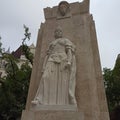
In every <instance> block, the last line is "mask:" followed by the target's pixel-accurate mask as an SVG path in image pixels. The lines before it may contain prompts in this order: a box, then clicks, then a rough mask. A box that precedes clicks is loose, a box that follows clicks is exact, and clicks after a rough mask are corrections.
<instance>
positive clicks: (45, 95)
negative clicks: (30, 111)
mask: <svg viewBox="0 0 120 120" xmlns="http://www.w3.org/2000/svg"><path fill="white" fill-rule="evenodd" d="M69 50H70V52H71V56H68V51H69ZM74 53H75V46H74V45H73V43H72V42H71V41H69V40H68V39H66V38H59V39H56V40H54V41H52V42H51V43H50V45H49V49H48V51H47V55H46V58H45V60H44V65H43V73H42V77H41V80H40V84H39V87H38V90H37V93H36V96H35V98H34V100H35V101H38V103H39V104H42V105H68V104H71V103H76V100H75V79H76V78H75V76H76V60H75V55H74ZM69 57H70V58H71V59H70V60H68V59H69ZM68 61H69V62H71V67H70V68H67V67H66V65H67V62H68Z"/></svg>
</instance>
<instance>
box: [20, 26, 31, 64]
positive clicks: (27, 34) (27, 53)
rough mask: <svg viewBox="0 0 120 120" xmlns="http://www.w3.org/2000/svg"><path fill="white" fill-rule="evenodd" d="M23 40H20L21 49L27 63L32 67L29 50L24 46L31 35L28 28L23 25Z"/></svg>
mask: <svg viewBox="0 0 120 120" xmlns="http://www.w3.org/2000/svg"><path fill="white" fill-rule="evenodd" d="M24 30H25V33H24V38H23V39H22V49H23V52H24V54H25V57H26V58H27V59H28V60H29V62H30V63H31V64H32V65H33V54H32V53H31V52H30V48H29V47H28V46H27V45H26V43H25V41H26V40H30V37H31V33H30V32H29V28H28V27H26V26H25V25H24Z"/></svg>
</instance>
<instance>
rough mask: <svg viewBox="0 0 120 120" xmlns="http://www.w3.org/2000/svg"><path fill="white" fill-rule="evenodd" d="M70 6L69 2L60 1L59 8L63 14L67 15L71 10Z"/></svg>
mask: <svg viewBox="0 0 120 120" xmlns="http://www.w3.org/2000/svg"><path fill="white" fill-rule="evenodd" d="M69 7H70V5H69V3H68V2H66V1H62V2H60V4H59V6H58V10H59V12H60V14H61V15H62V16H65V15H66V13H67V12H68V10H69Z"/></svg>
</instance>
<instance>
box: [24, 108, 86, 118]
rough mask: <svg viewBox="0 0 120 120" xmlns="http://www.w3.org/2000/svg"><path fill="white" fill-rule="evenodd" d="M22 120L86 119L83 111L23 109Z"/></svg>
mask: <svg viewBox="0 0 120 120" xmlns="http://www.w3.org/2000/svg"><path fill="white" fill-rule="evenodd" d="M22 120H84V115H83V113H80V112H74V111H51V110H50V111H49V110H48V111H27V110H25V111H23V117H22Z"/></svg>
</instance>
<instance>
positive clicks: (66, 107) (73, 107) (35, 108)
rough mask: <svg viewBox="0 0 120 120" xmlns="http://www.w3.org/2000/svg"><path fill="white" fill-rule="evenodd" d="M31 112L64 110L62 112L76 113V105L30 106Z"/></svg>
mask: <svg viewBox="0 0 120 120" xmlns="http://www.w3.org/2000/svg"><path fill="white" fill-rule="evenodd" d="M30 110H31V111H40V110H55V111H59V110H64V111H66V110H67V111H78V108H77V106H76V105H39V106H37V105H32V106H31V109H30Z"/></svg>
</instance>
